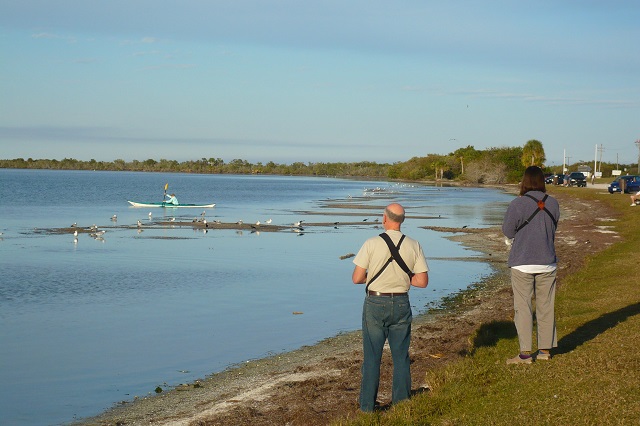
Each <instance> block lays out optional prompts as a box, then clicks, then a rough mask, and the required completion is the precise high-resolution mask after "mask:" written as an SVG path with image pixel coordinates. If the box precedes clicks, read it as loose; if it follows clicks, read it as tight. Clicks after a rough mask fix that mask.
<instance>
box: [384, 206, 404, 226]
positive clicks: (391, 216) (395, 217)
mask: <svg viewBox="0 0 640 426" xmlns="http://www.w3.org/2000/svg"><path fill="white" fill-rule="evenodd" d="M384 214H386V215H387V217H388V218H389V219H390V220H391V221H392V222H396V223H402V222H404V213H403V214H395V213H394V212H392V211H391V210H389V209H388V208H385V209H384Z"/></svg>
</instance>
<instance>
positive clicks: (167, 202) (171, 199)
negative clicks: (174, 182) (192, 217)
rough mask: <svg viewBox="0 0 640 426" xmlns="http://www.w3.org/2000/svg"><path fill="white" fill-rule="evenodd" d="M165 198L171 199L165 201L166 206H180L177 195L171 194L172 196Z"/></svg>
mask: <svg viewBox="0 0 640 426" xmlns="http://www.w3.org/2000/svg"><path fill="white" fill-rule="evenodd" d="M164 196H165V197H169V199H168V200H167V201H165V203H166V204H173V205H174V206H177V205H178V204H179V203H178V199H177V198H176V194H171V195H167V194H164Z"/></svg>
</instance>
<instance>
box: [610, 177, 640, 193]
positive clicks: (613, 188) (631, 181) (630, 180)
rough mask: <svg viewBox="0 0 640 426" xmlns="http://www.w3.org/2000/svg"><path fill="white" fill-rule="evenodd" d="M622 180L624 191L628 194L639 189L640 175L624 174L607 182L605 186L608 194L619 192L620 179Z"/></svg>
mask: <svg viewBox="0 0 640 426" xmlns="http://www.w3.org/2000/svg"><path fill="white" fill-rule="evenodd" d="M621 180H624V181H625V185H624V192H625V193H627V194H629V193H632V192H638V191H640V176H638V175H626V176H620V177H617V178H616V179H615V180H614V181H613V182H611V183H610V184H609V187H608V188H607V189H608V191H609V194H613V193H614V192H620V181H621Z"/></svg>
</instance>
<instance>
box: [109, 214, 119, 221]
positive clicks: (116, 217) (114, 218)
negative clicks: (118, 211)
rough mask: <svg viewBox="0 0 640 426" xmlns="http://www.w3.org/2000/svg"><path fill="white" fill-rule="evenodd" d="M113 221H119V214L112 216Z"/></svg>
mask: <svg viewBox="0 0 640 426" xmlns="http://www.w3.org/2000/svg"><path fill="white" fill-rule="evenodd" d="M111 221H112V222H117V221H118V215H115V214H114V215H113V216H111Z"/></svg>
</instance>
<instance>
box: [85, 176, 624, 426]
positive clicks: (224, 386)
mask: <svg viewBox="0 0 640 426" xmlns="http://www.w3.org/2000/svg"><path fill="white" fill-rule="evenodd" d="M502 189H504V188H502ZM550 192H551V194H552V195H553V196H556V198H559V200H561V198H565V196H566V195H567V194H566V193H564V192H560V193H557V192H558V191H550ZM559 195H562V197H559ZM571 199H572V200H573V201H575V198H573V197H571ZM565 201H566V199H565ZM561 202H562V201H561ZM585 202H586V201H584V200H580V205H575V206H573V205H571V203H564V202H562V204H561V205H562V206H563V212H562V219H561V220H562V221H561V226H560V227H559V230H558V235H557V242H556V246H557V250H558V252H559V253H560V252H561V250H562V252H565V251H567V253H568V252H569V251H570V250H571V248H574V249H575V250H574V253H572V254H569V253H568V256H567V258H566V259H561V260H562V261H563V267H562V268H560V267H559V271H558V276H559V286H561V276H566V274H568V273H571V272H572V271H573V270H575V269H576V268H579V266H580V263H581V262H582V261H583V260H584V257H585V256H586V255H587V254H588V253H589V252H593V251H594V250H595V251H597V248H598V247H600V248H604V247H605V246H607V245H610V244H613V243H614V242H615V238H616V236H615V235H612V234H610V233H606V232H604V231H603V232H601V233H600V235H599V236H600V237H602V238H603V240H602V242H603V244H599V245H596V244H592V245H589V246H588V249H589V250H584V247H583V246H581V245H578V244H576V241H580V240H584V239H586V237H584V235H583V234H584V232H589V231H590V229H588V227H589V225H591V227H593V223H594V222H596V221H599V220H607V219H610V218H606V219H602V218H582V219H584V220H586V221H587V223H586V224H585V222H584V220H581V221H575V220H574V219H575V218H576V217H577V216H580V212H581V211H583V209H584V208H585V205H584V203H585ZM590 203H593V202H590ZM564 204H567V206H565V205H564ZM599 207H601V206H599ZM609 214H611V212H608V213H607V215H609ZM428 228H429V229H433V230H436V231H446V232H452V231H453V232H456V234H455V235H452V236H449V237H448V238H450V239H453V240H455V241H459V242H461V243H462V244H463V245H464V246H465V247H466V248H468V249H469V250H473V251H474V253H475V254H476V255H477V253H478V252H480V253H483V256H482V257H481V258H478V257H477V256H476V257H474V260H476V261H478V260H481V261H487V262H489V263H490V265H491V267H492V269H493V272H492V273H491V274H490V275H489V276H487V277H484V278H483V279H481V280H479V281H478V282H477V283H475V284H472V285H471V286H469V288H467V289H466V290H463V291H462V292H459V293H457V294H455V295H453V296H450V297H449V298H446V299H445V300H444V301H443V303H442V306H440V307H435V308H432V309H429V311H428V312H427V313H424V314H421V315H417V316H416V317H414V323H413V324H414V325H413V332H412V344H411V350H410V354H411V359H412V377H413V388H414V391H415V392H424V391H428V389H429V384H428V383H425V382H424V378H425V372H426V371H427V370H429V369H433V368H437V367H438V366H441V365H444V364H446V363H448V362H452V361H455V360H456V359H459V358H461V357H463V356H464V355H465V354H466V353H467V351H468V349H469V348H470V346H471V339H472V336H473V334H474V333H475V332H476V331H477V329H478V327H479V326H480V325H481V324H483V323H487V322H491V321H511V318H510V316H511V314H512V309H513V308H512V297H511V289H510V280H509V273H508V272H509V271H508V268H507V267H506V255H507V248H506V245H505V244H504V242H503V237H502V233H501V231H500V229H499V228H498V227H492V228H483V229H477V228H473V229H464V230H462V229H460V230H451V229H444V228H437V227H428ZM589 238H590V239H591V240H593V239H594V235H591V234H590V237H589ZM587 241H589V240H587ZM576 256H581V259H582V260H580V261H578V260H577V258H576ZM563 257H564V256H563ZM564 262H570V264H571V265H569V266H566V267H565V266H564ZM360 335H361V332H360V331H359V330H358V331H353V332H349V333H343V334H339V335H337V336H334V337H331V338H328V339H324V340H322V341H320V342H318V343H316V344H314V345H312V346H304V347H302V348H300V349H297V350H294V351H291V352H286V353H281V354H276V355H273V356H271V357H268V358H264V359H259V360H253V361H250V362H245V363H242V364H239V365H236V366H232V367H230V368H228V369H226V370H224V371H222V372H220V373H216V374H213V375H211V376H208V377H207V378H205V379H203V380H199V381H195V382H193V383H189V384H184V385H179V386H177V387H175V388H174V389H173V390H171V391H168V392H166V393H162V394H159V395H156V396H151V397H147V398H142V399H138V400H136V401H133V402H126V403H123V404H120V405H117V406H115V407H113V408H111V409H109V410H108V411H106V412H104V413H102V414H100V415H98V416H96V417H92V418H88V419H81V420H80V421H78V422H75V423H73V424H77V425H116V424H126V425H139V424H140V425H141V424H149V423H154V424H163V425H189V424H208V425H216V424H230V423H232V424H252V425H272V424H273V425H276V424H285V423H289V424H327V423H328V422H330V421H332V420H336V419H338V418H344V417H345V416H346V417H348V416H349V415H354V414H355V413H357V403H356V398H357V395H358V392H359V374H360V372H359V368H360V363H361V359H362V357H361V339H360ZM390 366H391V361H390V357H389V356H388V354H385V356H384V357H383V369H382V370H383V371H382V375H381V388H380V395H379V399H380V401H381V402H382V403H383V404H384V403H387V401H388V400H389V399H390V392H389V386H388V385H389V382H390Z"/></svg>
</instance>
